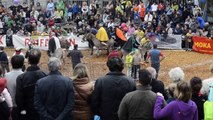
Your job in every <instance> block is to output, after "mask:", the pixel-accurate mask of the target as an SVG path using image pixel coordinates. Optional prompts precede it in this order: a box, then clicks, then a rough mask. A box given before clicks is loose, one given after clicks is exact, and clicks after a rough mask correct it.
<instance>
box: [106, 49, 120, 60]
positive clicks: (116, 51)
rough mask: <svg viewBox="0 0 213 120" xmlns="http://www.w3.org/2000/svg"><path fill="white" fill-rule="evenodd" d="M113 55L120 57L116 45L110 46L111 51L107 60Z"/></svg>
mask: <svg viewBox="0 0 213 120" xmlns="http://www.w3.org/2000/svg"><path fill="white" fill-rule="evenodd" d="M113 57H121V54H120V53H119V51H118V50H117V48H116V47H113V48H112V51H111V52H110V53H109V55H108V59H107V60H109V59H110V58H113Z"/></svg>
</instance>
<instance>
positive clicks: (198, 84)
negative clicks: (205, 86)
mask: <svg viewBox="0 0 213 120" xmlns="http://www.w3.org/2000/svg"><path fill="white" fill-rule="evenodd" d="M190 85H191V88H192V101H194V102H195V103H196V105H197V109H198V120H203V119H204V108H203V104H204V102H205V101H206V100H207V96H204V95H202V94H201V93H200V89H201V88H202V80H201V79H200V78H199V77H193V78H192V79H191V80H190Z"/></svg>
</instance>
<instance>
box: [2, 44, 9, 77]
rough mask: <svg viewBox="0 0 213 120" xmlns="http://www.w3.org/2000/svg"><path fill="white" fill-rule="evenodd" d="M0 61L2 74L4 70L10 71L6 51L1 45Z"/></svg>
mask: <svg viewBox="0 0 213 120" xmlns="http://www.w3.org/2000/svg"><path fill="white" fill-rule="evenodd" d="M0 63H1V67H2V71H3V73H2V75H3V76H4V75H5V71H6V72H10V69H9V62H8V58H7V53H6V52H5V51H4V47H3V46H0Z"/></svg>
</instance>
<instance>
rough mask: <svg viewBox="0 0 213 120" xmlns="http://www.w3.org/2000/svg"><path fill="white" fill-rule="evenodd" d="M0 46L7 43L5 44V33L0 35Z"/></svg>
mask: <svg viewBox="0 0 213 120" xmlns="http://www.w3.org/2000/svg"><path fill="white" fill-rule="evenodd" d="M0 46H4V47H6V46H7V44H6V35H3V36H2V35H0Z"/></svg>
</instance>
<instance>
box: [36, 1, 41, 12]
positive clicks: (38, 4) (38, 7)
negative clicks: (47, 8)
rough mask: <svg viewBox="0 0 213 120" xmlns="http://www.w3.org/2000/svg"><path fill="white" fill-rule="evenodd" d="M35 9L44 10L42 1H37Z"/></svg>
mask: <svg viewBox="0 0 213 120" xmlns="http://www.w3.org/2000/svg"><path fill="white" fill-rule="evenodd" d="M35 9H36V11H38V12H40V11H42V6H41V4H40V2H37V3H36V6H35Z"/></svg>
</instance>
